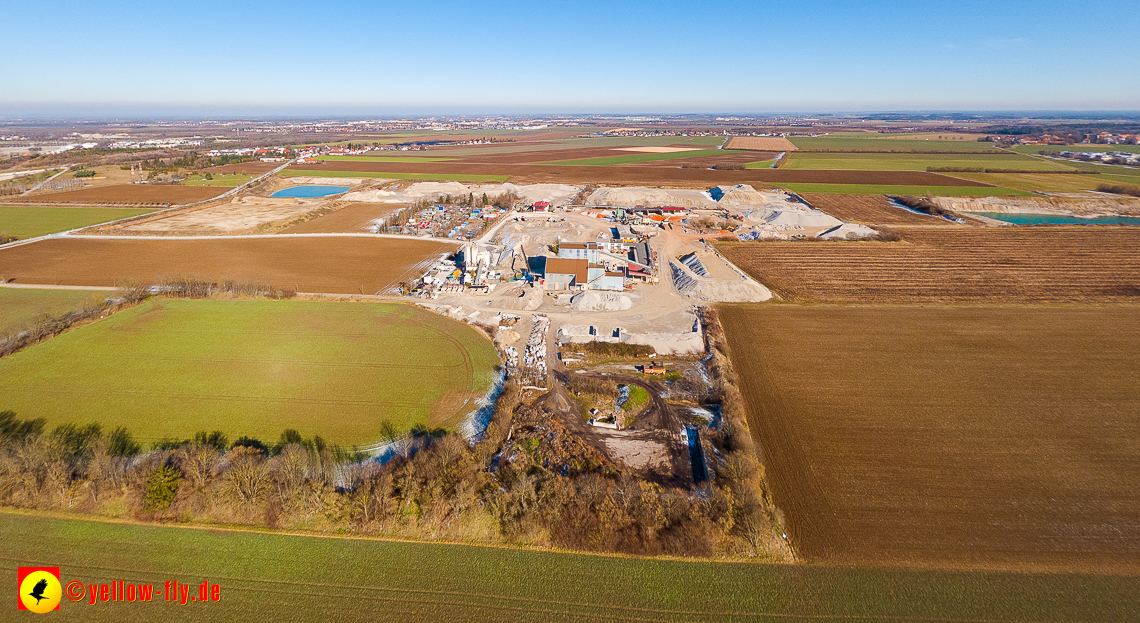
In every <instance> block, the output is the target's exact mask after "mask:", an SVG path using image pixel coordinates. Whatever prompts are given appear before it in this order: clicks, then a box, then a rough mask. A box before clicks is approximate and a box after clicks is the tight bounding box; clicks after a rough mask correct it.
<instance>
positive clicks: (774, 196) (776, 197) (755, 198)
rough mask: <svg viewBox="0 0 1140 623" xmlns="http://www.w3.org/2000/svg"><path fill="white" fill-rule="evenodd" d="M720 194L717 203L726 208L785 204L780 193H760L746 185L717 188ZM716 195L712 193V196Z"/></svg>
mask: <svg viewBox="0 0 1140 623" xmlns="http://www.w3.org/2000/svg"><path fill="white" fill-rule="evenodd" d="M717 190H718V191H719V194H720V201H718V202H717V203H718V204H719V205H720V206H721V207H723V208H727V207H730V206H762V205H770V204H780V203H785V201H784V197H785V195H783V194H782V193H771V192H768V193H762V192H760V191H758V190H756V189H755V188H753V187H751V186H749V185H748V184H737V185H735V186H717ZM716 194H717V193H714V196H715V195H716Z"/></svg>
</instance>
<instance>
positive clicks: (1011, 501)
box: [720, 274, 1140, 573]
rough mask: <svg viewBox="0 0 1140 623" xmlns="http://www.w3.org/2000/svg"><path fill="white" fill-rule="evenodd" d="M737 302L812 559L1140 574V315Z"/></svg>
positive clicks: (755, 426)
mask: <svg viewBox="0 0 1140 623" xmlns="http://www.w3.org/2000/svg"><path fill="white" fill-rule="evenodd" d="M883 278H884V279H887V278H888V277H887V276H886V275H885V274H884V277H883ZM720 309H721V319H722V322H724V325H725V329H726V335H727V337H728V344H729V347H730V350H731V356H732V359H733V363H734V367H735V368H736V370H738V371H739V374H740V375H741V389H742V391H743V392H744V395H745V399H746V403H747V406H748V414H749V422H750V429H751V430H752V431H753V434H754V435H755V437H756V438H757V439H756V440H757V441H758V443H759V445H760V447H761V448H762V450H763V453H764V456H765V469H766V473H767V474H768V477H769V486H770V487H771V489H772V491H773V495H774V501H775V504H776V506H777V507H778V508H779V509H780V510H781V511H783V513H784V514H785V516H786V517H787V521H786V522H785V527H786V528H787V532H788V534H789V537H790V539H791V541H792V542H793V545H795V546H796V547H797V551H798V552H799V553H800V555H801V556H802V557H803V558H805V559H806V560H807V561H809V562H817V563H818V562H839V563H845V564H849V563H855V564H901V565H914V566H924V565H934V566H938V567H943V568H945V567H947V566H957V565H964V566H974V567H988V568H1006V569H1026V570H1046V569H1047V570H1053V571H1060V572H1072V571H1079V570H1083V571H1090V572H1105V573H1112V572H1117V573H1136V572H1137V571H1140V549H1138V548H1137V547H1136V543H1137V542H1138V539H1140V306H1135V305H1130V306H1091V305H1070V306H1009V307H979V306H930V305H927V306H922V307H918V306H907V307H902V306H899V307H890V306H881V305H880V306H802V305H786V304H784V305H781V304H776V305H751V306H726V307H723V308H720Z"/></svg>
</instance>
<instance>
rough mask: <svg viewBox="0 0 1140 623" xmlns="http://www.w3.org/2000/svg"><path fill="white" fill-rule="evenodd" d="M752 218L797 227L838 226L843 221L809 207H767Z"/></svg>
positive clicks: (772, 223)
mask: <svg viewBox="0 0 1140 623" xmlns="http://www.w3.org/2000/svg"><path fill="white" fill-rule="evenodd" d="M750 216H751V218H752V219H757V217H759V219H758V220H761V221H763V222H765V223H767V224H768V225H790V226H796V227H836V226H838V225H842V224H843V221H841V220H839V219H837V218H835V217H834V216H831V215H830V214H827V213H826V212H821V211H819V210H812V209H809V208H799V207H791V205H790V204H789V206H788V207H781V208H780V209H775V208H766V209H764V210H762V211H759V214H757V213H753V214H752V215H750Z"/></svg>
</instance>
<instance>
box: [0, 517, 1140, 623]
mask: <svg viewBox="0 0 1140 623" xmlns="http://www.w3.org/2000/svg"><path fill="white" fill-rule="evenodd" d="M0 533H2V534H4V539H2V540H0V559H2V561H3V562H2V563H0V564H2V567H0V568H2V569H3V572H2V575H3V576H4V581H5V582H7V583H8V585H9V586H11V585H14V584H15V582H16V567H18V566H30V565H36V566H49V565H50V566H53V567H54V566H58V567H59V568H60V580H61V583H62V584H63V585H64V586H66V585H67V584H68V583H69V582H81V583H83V584H85V585H91V584H103V583H109V582H111V581H116V580H121V581H124V582H127V583H131V584H136V585H137V584H141V583H145V584H150V585H152V586H157V587H158V588H159V591H161V589H162V587H163V586H164V584H165V583H166V582H169V581H177V582H179V583H185V584H188V585H190V587H191V589H190V592H191V594H196V593H197V590H198V586H199V585H200V584H201V583H202V582H204V581H209V582H210V583H211V584H216V585H218V586H219V587H220V591H221V600H220V601H218V602H215V603H205V604H203V603H187V604H186V605H180V604H178V603H175V602H166V601H163V600H162V598H161V592H160V593H158V595H159V596H158V597H156V598H154V599H152V601H150V602H147V603H142V602H137V601H136V602H99V603H97V604H95V605H90V603H89V602H90V599H89V598H88V597H87V593H86V590H85V592H84V600H83V601H69V600H67V598H66V597H65V598H64V600H63V602H62V603H61V604H60V612H59V613H58V614H59V615H61V616H64V617H66V620H68V621H127V622H133V621H157V620H162V621H188V620H206V619H209V620H215V621H273V620H280V621H317V622H325V621H337V622H342V621H344V622H357V621H359V622H362V623H363V622H374V621H395V622H397V623H409V622H411V621H503V622H508V623H519V622H521V621H535V620H540V621H543V622H544V623H556V622H562V621H587V620H588V621H600V620H618V621H666V622H697V621H702V622H704V621H710V622H725V623H728V622H731V621H758V622H768V621H773V622H774V621H788V620H810V621H844V622H845V623H872V622H875V623H883V621H890V622H896V623H903V622H907V621H946V622H949V621H954V622H956V623H971V622H977V623H983V622H984V623H997V622H1008V623H1014V622H1029V621H1033V622H1037V623H1062V622H1077V621H1083V622H1092V621H1096V622H1111V623H1115V622H1120V623H1124V622H1126V621H1134V620H1135V614H1136V612H1137V611H1138V609H1140V578H1137V577H1126V576H1111V575H1081V574H1056V575H1041V574H1031V573H997V572H986V573H983V572H973V573H971V572H955V571H918V570H899V569H879V568H867V567H825V566H791V565H786V566H780V565H761V564H750V563H715V562H686V561H677V560H653V559H638V558H625V557H608V556H592V555H585V554H563V553H553V552H540V551H527V550H521V549H499V548H492V547H478V546H469V545H444V544H431V543H401V542H389V541H376V540H362V539H347V538H336V537H332V538H327V537H304V536H290V535H283V534H272V533H261V534H258V533H249V532H231V531H225V530H199V529H186V528H177V527H162V526H157V525H129V524H110V523H98V522H88V521H78V520H72V519H58V518H38V517H32V516H29V515H24V514H14V513H9V512H3V513H0ZM65 594H66V593H65ZM8 607H9V608H13V609H14V608H15V606H14V605H9V606H8ZM17 618H18V617H17ZM25 618H29V617H25ZM57 618H58V617H57ZM29 620H30V618H29ZM61 620H63V619H61Z"/></svg>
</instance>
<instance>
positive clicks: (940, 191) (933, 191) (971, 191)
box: [769, 169, 1032, 197]
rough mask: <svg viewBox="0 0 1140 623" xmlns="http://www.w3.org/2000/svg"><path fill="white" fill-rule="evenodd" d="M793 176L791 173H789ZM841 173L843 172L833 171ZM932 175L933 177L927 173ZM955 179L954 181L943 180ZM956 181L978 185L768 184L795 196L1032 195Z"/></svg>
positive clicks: (964, 181) (774, 182)
mask: <svg viewBox="0 0 1140 623" xmlns="http://www.w3.org/2000/svg"><path fill="white" fill-rule="evenodd" d="M773 170H774V171H783V170H784V169H773ZM801 172H802V173H812V174H815V173H824V172H823V171H796V173H801ZM788 173H792V171H788ZM836 173H842V171H836ZM869 173H883V172H882V171H869ZM928 175H932V174H928ZM946 175H957V174H954V173H947V174H946ZM946 179H956V178H946ZM958 181H960V182H962V183H967V182H970V183H974V184H979V185H978V186H955V185H952V184H947V185H943V186H924V185H914V184H843V183H814V182H813V183H800V182H792V183H786V182H777V181H773V182H769V183H770V184H771V185H773V186H779V187H780V188H786V189H788V190H790V191H792V192H794V193H827V194H837V195H921V196H938V197H1026V196H1029V195H1031V194H1032V193H1030V192H1026V191H1022V190H1015V189H1013V188H1002V187H1001V186H983V185H981V184H982V183H981V182H975V181H973V180H968V179H965V178H960V179H958Z"/></svg>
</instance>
